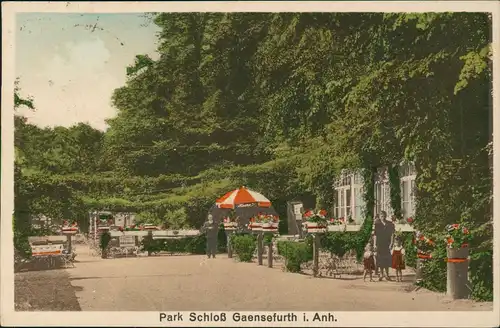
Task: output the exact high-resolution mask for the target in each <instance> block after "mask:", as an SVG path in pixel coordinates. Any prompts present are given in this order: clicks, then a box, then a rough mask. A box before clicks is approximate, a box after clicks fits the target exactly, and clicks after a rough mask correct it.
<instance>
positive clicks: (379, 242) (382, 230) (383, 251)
mask: <svg viewBox="0 0 500 328" xmlns="http://www.w3.org/2000/svg"><path fill="white" fill-rule="evenodd" d="M394 231H395V226H394V223H392V222H390V221H388V220H387V213H386V212H385V211H382V212H381V213H380V218H379V219H378V220H377V221H376V222H375V247H376V254H377V256H376V257H377V259H376V264H377V268H379V269H380V278H379V280H382V279H383V278H384V276H385V278H386V279H387V280H389V281H390V280H391V278H390V277H389V268H390V267H391V265H392V256H391V248H392V243H393V236H394ZM384 273H385V275H384Z"/></svg>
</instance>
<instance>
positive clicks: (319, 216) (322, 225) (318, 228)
mask: <svg viewBox="0 0 500 328" xmlns="http://www.w3.org/2000/svg"><path fill="white" fill-rule="evenodd" d="M326 214H327V212H326V211H325V210H320V211H318V212H316V213H315V212H313V211H306V212H305V213H304V215H303V220H304V223H303V225H304V227H305V229H306V230H307V232H309V233H324V232H326V230H327V226H328V220H327V218H326Z"/></svg>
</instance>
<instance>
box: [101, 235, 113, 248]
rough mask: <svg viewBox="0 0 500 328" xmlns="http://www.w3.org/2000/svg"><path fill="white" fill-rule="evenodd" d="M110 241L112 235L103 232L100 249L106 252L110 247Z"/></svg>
mask: <svg viewBox="0 0 500 328" xmlns="http://www.w3.org/2000/svg"><path fill="white" fill-rule="evenodd" d="M110 241H111V234H110V233H109V232H108V231H106V232H103V233H102V234H101V237H100V240H99V247H100V248H101V250H105V249H106V248H107V247H108V245H109V242H110Z"/></svg>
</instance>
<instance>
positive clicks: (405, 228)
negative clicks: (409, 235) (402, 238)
mask: <svg viewBox="0 0 500 328" xmlns="http://www.w3.org/2000/svg"><path fill="white" fill-rule="evenodd" d="M394 228H395V230H396V231H402V232H410V231H413V227H412V226H411V225H409V224H408V223H395V224H394Z"/></svg>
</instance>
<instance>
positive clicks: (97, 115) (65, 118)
mask: <svg viewBox="0 0 500 328" xmlns="http://www.w3.org/2000/svg"><path fill="white" fill-rule="evenodd" d="M53 51H54V53H53V55H52V58H51V59H50V60H49V61H48V62H46V64H45V65H44V66H45V67H40V70H38V71H36V72H34V74H30V76H28V77H22V79H21V87H22V90H28V91H30V93H31V95H32V96H33V97H34V99H35V106H36V108H37V111H36V112H35V113H29V112H26V111H25V112H23V114H25V115H26V116H27V117H28V118H29V120H30V122H32V123H34V124H37V125H41V126H55V125H62V126H70V125H73V124H75V123H77V122H88V123H90V124H91V125H92V126H94V127H96V128H100V129H104V128H105V123H104V119H106V118H109V117H112V116H114V114H115V110H114V109H113V108H112V107H111V105H110V97H111V93H112V91H113V90H114V89H115V88H117V87H119V86H121V85H122V84H123V83H124V81H123V80H122V81H120V79H119V78H117V77H116V76H115V75H114V74H112V73H111V71H110V69H109V61H110V60H111V57H112V56H111V52H110V51H109V50H108V48H107V47H106V44H105V43H104V42H103V41H102V40H101V39H100V38H99V37H94V36H92V37H90V38H88V39H86V40H82V41H79V42H74V41H71V42H67V43H65V44H63V45H61V46H59V47H56V48H55V49H54V48H53Z"/></svg>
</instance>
